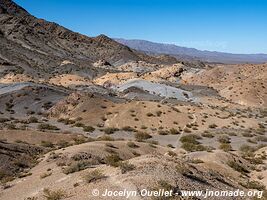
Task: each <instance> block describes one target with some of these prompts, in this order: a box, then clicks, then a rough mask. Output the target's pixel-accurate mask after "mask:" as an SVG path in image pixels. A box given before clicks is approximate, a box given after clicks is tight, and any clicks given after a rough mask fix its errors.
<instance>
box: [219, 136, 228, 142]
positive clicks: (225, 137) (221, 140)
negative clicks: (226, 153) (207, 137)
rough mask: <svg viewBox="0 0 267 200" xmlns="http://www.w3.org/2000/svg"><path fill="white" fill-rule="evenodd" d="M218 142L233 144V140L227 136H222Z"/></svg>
mask: <svg viewBox="0 0 267 200" xmlns="http://www.w3.org/2000/svg"><path fill="white" fill-rule="evenodd" d="M218 142H220V143H231V139H230V137H229V136H227V135H220V136H219V137H218Z"/></svg>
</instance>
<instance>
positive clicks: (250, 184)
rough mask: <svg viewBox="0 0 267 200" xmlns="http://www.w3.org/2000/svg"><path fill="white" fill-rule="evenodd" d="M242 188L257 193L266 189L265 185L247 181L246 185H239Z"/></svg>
mask: <svg viewBox="0 0 267 200" xmlns="http://www.w3.org/2000/svg"><path fill="white" fill-rule="evenodd" d="M240 184H241V185H242V186H243V187H245V188H247V189H255V190H259V191H264V190H265V189H266V187H265V185H263V184H262V183H260V182H258V181H248V182H246V183H240Z"/></svg>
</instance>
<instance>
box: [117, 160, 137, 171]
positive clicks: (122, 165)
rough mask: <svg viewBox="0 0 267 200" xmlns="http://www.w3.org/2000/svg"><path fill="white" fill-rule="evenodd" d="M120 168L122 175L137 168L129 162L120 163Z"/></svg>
mask: <svg viewBox="0 0 267 200" xmlns="http://www.w3.org/2000/svg"><path fill="white" fill-rule="evenodd" d="M119 167H120V170H121V173H122V174H125V173H126V172H129V171H132V170H134V169H135V166H134V165H133V164H130V163H129V162H127V161H125V162H119Z"/></svg>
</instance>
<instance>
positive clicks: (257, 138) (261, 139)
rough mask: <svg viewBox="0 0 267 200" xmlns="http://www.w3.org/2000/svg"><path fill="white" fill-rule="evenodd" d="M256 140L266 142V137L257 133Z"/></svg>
mask: <svg viewBox="0 0 267 200" xmlns="http://www.w3.org/2000/svg"><path fill="white" fill-rule="evenodd" d="M256 140H257V141H261V142H267V137H266V136H263V135H259V136H257V137H256Z"/></svg>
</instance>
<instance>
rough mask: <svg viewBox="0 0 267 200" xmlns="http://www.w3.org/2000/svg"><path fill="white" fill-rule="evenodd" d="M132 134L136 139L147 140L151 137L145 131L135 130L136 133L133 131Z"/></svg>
mask: <svg viewBox="0 0 267 200" xmlns="http://www.w3.org/2000/svg"><path fill="white" fill-rule="evenodd" d="M134 136H135V139H136V140H138V141H142V140H147V139H149V138H151V137H152V136H151V135H149V134H148V133H146V132H137V133H135V135H134Z"/></svg>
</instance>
